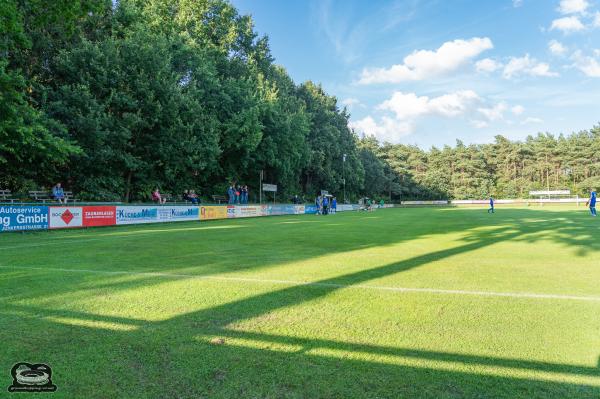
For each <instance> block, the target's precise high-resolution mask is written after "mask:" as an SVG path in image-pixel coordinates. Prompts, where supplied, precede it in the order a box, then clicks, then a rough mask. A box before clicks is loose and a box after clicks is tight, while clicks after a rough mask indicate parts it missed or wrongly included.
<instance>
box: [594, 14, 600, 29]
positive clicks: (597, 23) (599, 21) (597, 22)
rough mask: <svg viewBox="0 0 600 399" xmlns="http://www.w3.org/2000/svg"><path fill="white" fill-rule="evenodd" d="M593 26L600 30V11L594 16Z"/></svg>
mask: <svg viewBox="0 0 600 399" xmlns="http://www.w3.org/2000/svg"><path fill="white" fill-rule="evenodd" d="M592 25H593V26H594V28H600V11H596V14H594V22H593V23H592Z"/></svg>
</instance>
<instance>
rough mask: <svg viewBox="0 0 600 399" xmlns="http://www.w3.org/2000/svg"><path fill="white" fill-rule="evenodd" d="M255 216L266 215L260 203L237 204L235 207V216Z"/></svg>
mask: <svg viewBox="0 0 600 399" xmlns="http://www.w3.org/2000/svg"><path fill="white" fill-rule="evenodd" d="M257 216H266V214H265V213H263V207H262V206H260V205H238V206H236V207H235V216H234V217H236V218H251V217H257Z"/></svg>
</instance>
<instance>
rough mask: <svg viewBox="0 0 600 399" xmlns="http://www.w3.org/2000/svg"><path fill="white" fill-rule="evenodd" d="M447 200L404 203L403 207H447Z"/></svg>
mask: <svg viewBox="0 0 600 399" xmlns="http://www.w3.org/2000/svg"><path fill="white" fill-rule="evenodd" d="M447 204H448V201H447V200H442V201H402V205H447Z"/></svg>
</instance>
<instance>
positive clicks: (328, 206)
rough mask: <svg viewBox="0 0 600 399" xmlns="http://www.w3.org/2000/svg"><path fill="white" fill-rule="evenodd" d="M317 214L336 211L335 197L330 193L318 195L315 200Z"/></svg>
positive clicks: (327, 213)
mask: <svg viewBox="0 0 600 399" xmlns="http://www.w3.org/2000/svg"><path fill="white" fill-rule="evenodd" d="M315 205H316V206H317V215H329V214H330V213H332V214H335V213H336V212H337V199H336V198H335V197H333V196H331V195H319V196H318V197H317V198H316V200H315Z"/></svg>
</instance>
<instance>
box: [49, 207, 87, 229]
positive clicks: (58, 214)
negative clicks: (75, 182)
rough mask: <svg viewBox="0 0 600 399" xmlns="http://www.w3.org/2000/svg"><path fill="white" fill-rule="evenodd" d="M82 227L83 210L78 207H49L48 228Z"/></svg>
mask: <svg viewBox="0 0 600 399" xmlns="http://www.w3.org/2000/svg"><path fill="white" fill-rule="evenodd" d="M81 226H83V208H82V207H80V206H51V207H50V226H49V227H50V228H51V229H67V228H73V227H81Z"/></svg>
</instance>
